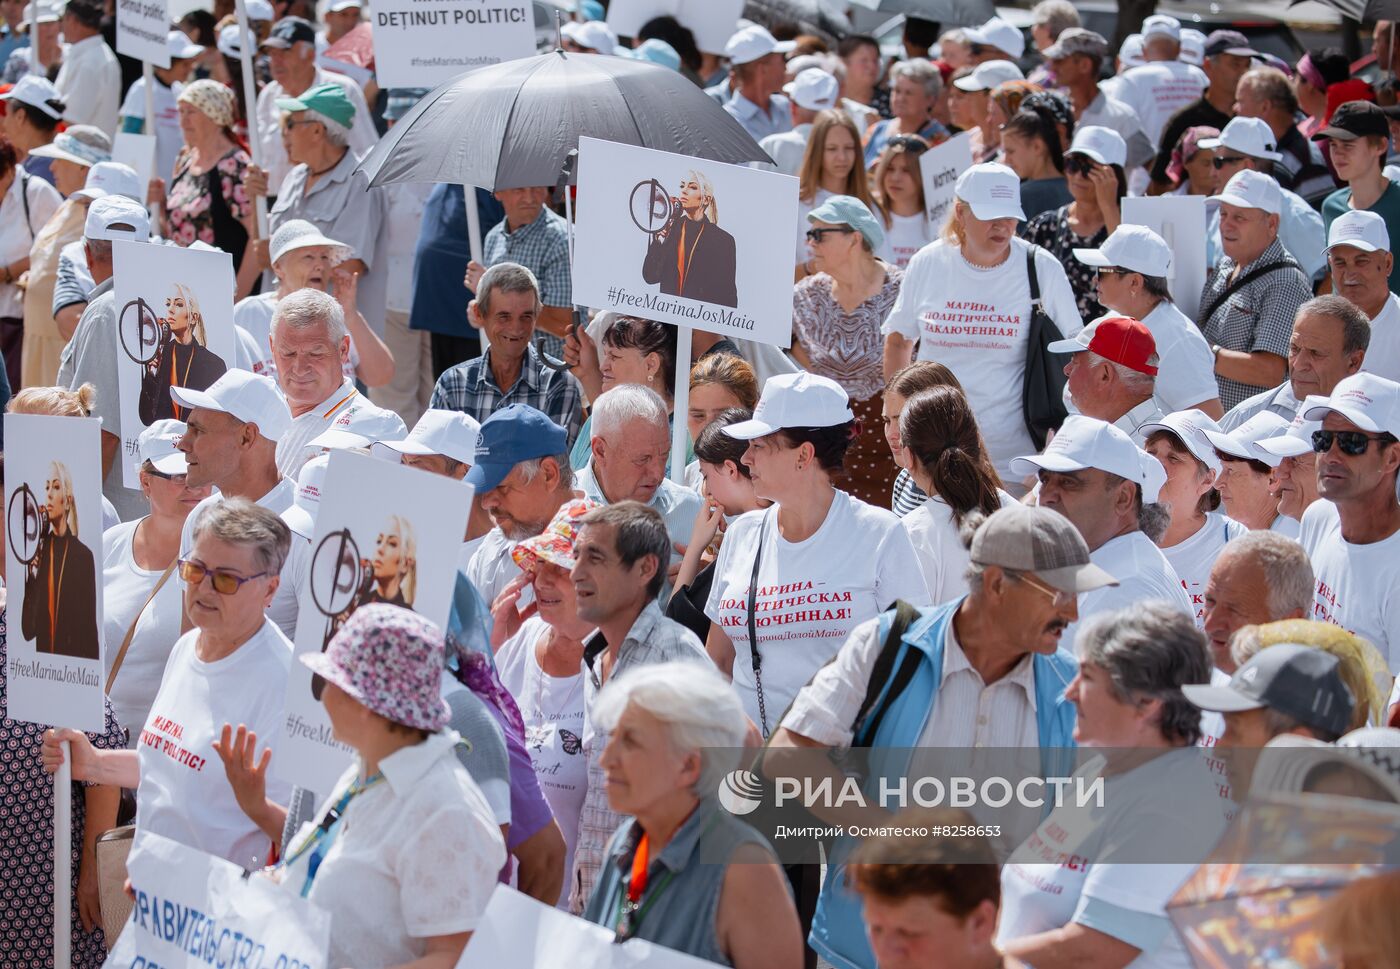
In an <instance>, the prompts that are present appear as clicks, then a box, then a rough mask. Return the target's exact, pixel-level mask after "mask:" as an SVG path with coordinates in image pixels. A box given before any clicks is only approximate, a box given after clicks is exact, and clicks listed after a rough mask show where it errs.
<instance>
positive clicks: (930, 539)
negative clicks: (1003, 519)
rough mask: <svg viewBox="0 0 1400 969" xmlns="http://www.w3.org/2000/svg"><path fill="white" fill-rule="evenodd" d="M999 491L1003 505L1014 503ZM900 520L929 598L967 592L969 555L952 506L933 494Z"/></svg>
mask: <svg viewBox="0 0 1400 969" xmlns="http://www.w3.org/2000/svg"><path fill="white" fill-rule="evenodd" d="M998 494H999V495H1000V496H1001V506H1002V507H1003V508H1006V507H1007V506H1009V505H1014V504H1015V503H1016V499H1015V498H1013V497H1011V496H1010V495H1008V494H1007V493H1006V492H1004V491H998ZM900 524H902V525H903V526H904V530H905V531H906V532H908V533H909V541H910V542H912V543H913V545H914V554H915V555H917V556H918V557H919V565H920V566H922V567H923V570H924V582H926V583H927V584H928V596H929V602H931V603H933V604H934V605H938V604H940V603H944V602H951V601H952V600H954V599H956V598H958V597H959V596H962V595H966V594H967V581H966V578H965V576H964V574H963V573H965V572H966V571H967V566H968V564H969V563H970V562H971V561H972V558H971V556H969V555H968V552H967V549H966V548H965V547H964V546H963V543H962V538H961V536H959V535H958V526H957V523H956V522H954V521H953V509H952V508H951V507H950V506H949V505H948V502H946V501H944V500H943V499H942V498H941V497H939V496H937V495H935V496H934V497H932V498H930V499H928V500H927V501H925V502H924V503H923V504H922V505H920V506H919V507H918V508H915V509H914V510H913V511H911V512H910V513H909V514H907V515H905V516H904V517H903V518H901V519H900Z"/></svg>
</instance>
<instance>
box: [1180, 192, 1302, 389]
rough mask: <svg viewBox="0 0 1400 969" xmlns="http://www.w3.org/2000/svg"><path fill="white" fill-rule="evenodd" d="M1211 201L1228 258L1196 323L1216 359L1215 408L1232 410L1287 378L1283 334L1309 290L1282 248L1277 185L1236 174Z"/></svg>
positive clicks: (1208, 288) (1214, 273) (1211, 277)
mask: <svg viewBox="0 0 1400 969" xmlns="http://www.w3.org/2000/svg"><path fill="white" fill-rule="evenodd" d="M1210 202H1211V203H1212V204H1215V205H1219V206H1220V242H1221V248H1222V249H1223V250H1224V252H1225V258H1224V259H1222V260H1220V265H1218V266H1216V267H1215V268H1213V269H1211V270H1210V271H1209V273H1208V274H1207V275H1206V285H1205V288H1204V289H1203V290H1202V292H1201V309H1200V315H1199V316H1198V319H1199V321H1200V324H1201V332H1202V333H1203V334H1204V335H1205V338H1206V340H1207V341H1209V342H1210V344H1211V352H1212V353H1213V354H1214V355H1215V380H1216V384H1217V386H1219V388H1220V402H1221V404H1223V405H1224V407H1225V409H1226V410H1229V409H1230V408H1231V407H1234V406H1235V405H1236V404H1238V403H1239V402H1240V401H1242V400H1244V399H1245V398H1246V397H1249V396H1250V395H1251V394H1257V393H1259V391H1261V390H1263V389H1265V388H1267V387H1273V386H1275V385H1277V384H1278V383H1279V382H1280V381H1281V380H1283V379H1284V377H1286V376H1287V373H1288V364H1287V361H1286V359H1285V358H1286V356H1287V353H1288V334H1289V331H1290V330H1291V329H1292V326H1293V317H1294V314H1295V313H1296V312H1297V309H1298V307H1299V306H1300V305H1302V304H1303V303H1304V302H1306V301H1307V299H1308V298H1309V297H1310V296H1312V284H1311V282H1310V281H1309V279H1308V277H1307V274H1306V273H1304V272H1303V270H1302V267H1300V266H1299V265H1298V262H1297V260H1296V259H1294V258H1293V257H1292V256H1290V255H1289V254H1288V253H1287V252H1285V251H1284V248H1283V244H1282V243H1280V242H1279V239H1278V225H1279V213H1280V212H1281V211H1282V210H1283V196H1282V193H1281V192H1280V190H1279V185H1278V182H1276V181H1274V180H1273V179H1272V178H1270V177H1269V176H1268V175H1265V174H1262V173H1261V172H1255V171H1243V172H1238V173H1236V175H1235V177H1234V178H1232V179H1230V181H1229V182H1227V183H1226V185H1225V187H1224V188H1223V189H1221V190H1220V192H1219V193H1218V194H1216V195H1213V196H1211V198H1210ZM1290 416H1291V415H1290Z"/></svg>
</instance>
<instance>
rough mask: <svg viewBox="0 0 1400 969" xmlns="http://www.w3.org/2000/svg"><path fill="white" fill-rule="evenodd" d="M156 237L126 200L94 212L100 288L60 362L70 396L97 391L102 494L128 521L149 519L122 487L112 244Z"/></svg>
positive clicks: (141, 211)
mask: <svg viewBox="0 0 1400 969" xmlns="http://www.w3.org/2000/svg"><path fill="white" fill-rule="evenodd" d="M149 234H150V219H149V217H148V216H147V214H146V207H145V206H144V205H141V204H139V203H137V202H134V201H132V200H131V199H128V198H125V197H123V196H112V197H109V198H101V199H98V200H97V201H95V202H93V203H92V205H90V206H89V207H88V212H87V220H86V222H85V223H84V225H83V246H84V251H85V253H86V258H87V265H88V271H89V272H91V273H92V278H93V280H94V281H95V282H96V284H97V286H96V288H95V289H94V290H93V291H92V297H91V302H89V303H88V304H87V308H86V309H84V310H83V315H82V317H81V318H80V319H79V320H78V326H77V329H76V330H75V331H74V333H73V339H72V340H70V341H69V342H68V346H67V347H65V348H64V350H63V355H62V356H61V357H60V359H59V369H58V382H59V384H60V385H61V386H64V387H67V388H68V389H69V390H77V389H78V388H79V387H81V386H82V385H83V384H87V383H90V384H92V385H93V387H94V388H96V390H97V399H96V402H95V403H94V405H93V413H92V416H93V417H96V418H98V419H100V420H101V421H102V474H103V479H104V483H103V487H102V493H103V494H104V495H106V497H107V499H108V500H109V501H111V502H112V505H113V507H115V508H116V509H117V514H118V515H120V516H121V517H122V519H129V518H132V517H134V516H136V515H140V514H144V512H145V504H146V503H145V501H144V499H142V497H141V495H140V493H138V492H136V491H132V490H131V489H129V488H126V487H124V486H123V484H122V474H123V469H122V467H121V463H120V462H119V461H117V459H116V458H117V451H118V449H119V448H120V446H121V434H122V420H121V406H120V396H119V394H118V392H117V360H118V358H119V357H121V356H123V351H122V350H121V347H120V346H119V342H118V339H117V307H116V304H115V297H114V296H113V294H112V243H113V242H114V241H118V240H120V241H128V242H145V241H146V240H147V238H148V237H149Z"/></svg>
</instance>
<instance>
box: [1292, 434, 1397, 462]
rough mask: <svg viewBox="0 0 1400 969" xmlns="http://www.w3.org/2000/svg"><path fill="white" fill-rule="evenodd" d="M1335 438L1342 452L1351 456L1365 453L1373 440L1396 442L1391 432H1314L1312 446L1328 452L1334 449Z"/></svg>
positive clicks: (1322, 451) (1319, 450)
mask: <svg viewBox="0 0 1400 969" xmlns="http://www.w3.org/2000/svg"><path fill="white" fill-rule="evenodd" d="M1334 440H1335V441H1336V442H1337V447H1339V448H1341V450H1342V453H1343V454H1347V455H1350V456H1351V457H1356V456H1357V455H1358V454H1365V453H1366V448H1368V447H1370V444H1371V442H1372V441H1381V442H1383V443H1385V444H1392V443H1394V442H1395V438H1394V437H1393V436H1392V435H1390V434H1363V433H1362V432H1361V431H1313V432H1312V448H1313V450H1314V451H1316V452H1317V453H1318V454H1326V453H1327V452H1328V451H1330V450H1332V442H1333V441H1334Z"/></svg>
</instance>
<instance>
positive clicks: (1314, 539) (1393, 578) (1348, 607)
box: [1298, 499, 1400, 673]
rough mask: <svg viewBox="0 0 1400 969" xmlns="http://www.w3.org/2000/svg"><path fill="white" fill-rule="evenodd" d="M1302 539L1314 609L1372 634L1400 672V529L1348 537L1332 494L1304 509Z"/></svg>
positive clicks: (1319, 614) (1316, 613) (1325, 617)
mask: <svg viewBox="0 0 1400 969" xmlns="http://www.w3.org/2000/svg"><path fill="white" fill-rule="evenodd" d="M1298 542H1299V544H1301V545H1302V546H1303V549H1304V550H1305V551H1306V552H1307V553H1308V558H1309V559H1310V560H1311V561H1312V567H1313V582H1314V583H1315V585H1314V586H1313V612H1312V615H1311V616H1309V617H1308V618H1310V619H1318V620H1321V621H1323V622H1330V623H1332V624H1333V625H1334V626H1341V627H1342V628H1343V629H1345V630H1347V631H1348V632H1352V633H1355V634H1356V635H1358V636H1361V637H1363V638H1364V639H1368V640H1370V641H1371V643H1372V644H1374V645H1375V647H1376V649H1378V650H1380V651H1381V655H1382V656H1384V657H1385V660H1386V664H1387V665H1388V666H1389V667H1390V672H1391V673H1396V672H1397V671H1400V532H1396V533H1395V534H1394V535H1391V536H1390V537H1389V538H1383V539H1381V540H1380V541H1379V542H1371V543H1370V544H1369V545H1354V544H1352V543H1351V542H1348V541H1347V540H1346V539H1344V538H1342V520H1341V517H1340V515H1339V514H1338V512H1337V506H1336V505H1334V504H1333V503H1332V502H1330V501H1327V500H1326V499H1321V500H1319V501H1315V502H1313V503H1312V504H1311V505H1309V506H1308V510H1307V511H1305V512H1303V521H1302V527H1301V528H1300V529H1299V534H1298Z"/></svg>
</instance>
